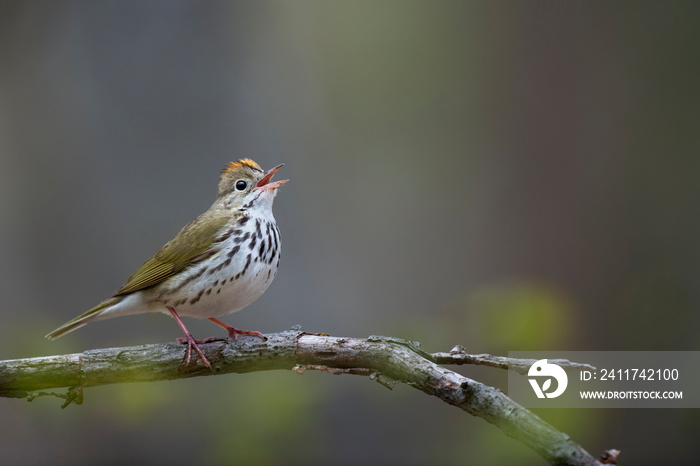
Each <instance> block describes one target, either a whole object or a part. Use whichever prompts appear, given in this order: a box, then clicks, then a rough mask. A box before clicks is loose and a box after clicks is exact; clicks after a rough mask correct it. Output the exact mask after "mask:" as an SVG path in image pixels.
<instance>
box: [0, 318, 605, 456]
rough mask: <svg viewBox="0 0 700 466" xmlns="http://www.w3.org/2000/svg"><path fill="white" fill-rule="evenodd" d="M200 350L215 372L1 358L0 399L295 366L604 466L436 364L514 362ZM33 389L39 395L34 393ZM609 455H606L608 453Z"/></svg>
mask: <svg viewBox="0 0 700 466" xmlns="http://www.w3.org/2000/svg"><path fill="white" fill-rule="evenodd" d="M201 348H202V350H203V352H204V353H205V355H206V357H207V359H209V361H210V362H211V364H212V367H213V370H209V369H208V368H207V367H206V366H204V365H203V364H202V363H201V360H199V359H196V360H193V361H192V362H191V363H190V364H189V365H186V364H185V363H184V357H185V353H186V351H185V350H184V347H183V345H181V344H179V343H166V344H152V345H143V346H132V347H124V348H107V349H95V350H88V351H85V352H83V353H75V354H67V355H59V356H47V357H37V358H27V359H14V360H8V361H0V396H4V397H18V398H27V399H28V400H30V401H31V400H32V399H34V398H36V397H37V396H41V395H57V396H61V397H63V398H65V399H66V402H65V403H64V405H63V406H64V407H65V406H67V405H68V404H70V403H71V402H75V403H78V404H80V403H82V389H83V388H86V387H92V386H96V385H104V384H112V383H125V382H153V381H161V380H172V379H179V378H186V377H197V376H208V375H218V374H227V373H245V372H253V371H265V370H273V369H286V370H289V369H293V370H295V371H297V372H299V373H303V372H304V371H305V370H324V371H327V372H330V373H336V374H343V373H347V374H357V375H365V376H369V377H370V378H371V379H373V380H376V381H377V382H379V383H381V384H382V385H384V386H386V387H388V388H391V387H393V385H394V384H396V383H406V384H408V385H410V386H412V387H414V388H417V389H419V390H421V391H423V392H424V393H427V394H429V395H433V396H436V397H438V398H439V399H441V400H442V401H444V402H446V403H449V404H451V405H453V406H456V407H458V408H460V409H462V410H464V411H466V412H468V413H469V414H472V415H474V416H478V417H481V418H483V419H485V420H486V421H488V422H490V423H492V424H494V425H496V426H498V427H499V428H500V429H501V430H502V431H503V432H504V433H505V434H506V435H508V436H510V437H513V438H515V439H516V440H519V441H520V442H522V443H524V444H525V445H527V446H528V447H530V448H532V449H533V450H534V451H536V452H537V453H538V454H539V455H540V456H542V457H543V458H544V459H546V460H547V461H548V462H549V463H551V464H557V465H600V464H602V463H601V462H599V461H597V460H596V459H595V458H594V457H593V456H591V455H590V454H589V453H588V452H586V451H585V450H584V449H583V448H582V447H581V446H579V445H577V444H576V443H574V442H573V441H571V440H570V439H569V437H568V436H567V435H566V434H564V433H562V432H559V431H557V430H556V429H555V428H554V427H552V426H551V425H549V424H548V423H546V422H545V421H543V420H542V419H540V418H539V417H538V416H536V415H535V414H533V413H532V412H530V411H528V410H527V409H525V408H523V407H522V406H520V405H518V404H517V403H515V402H514V401H513V400H511V399H510V398H508V397H507V396H506V395H505V394H504V393H503V392H501V391H500V390H498V389H496V388H493V387H489V386H486V385H484V384H482V383H480V382H477V381H475V380H472V379H469V378H467V377H464V376H462V375H460V374H458V373H456V372H453V371H450V370H448V369H446V368H444V367H442V366H440V365H438V363H439V364H486V365H491V366H494V367H502V368H507V367H508V365H509V364H510V365H511V366H513V367H518V364H517V363H518V361H515V360H512V359H508V358H500V357H495V356H490V355H468V354H466V352H465V351H464V350H463V348H461V347H455V348H454V349H453V350H452V351H450V352H449V353H435V354H434V355H433V354H429V353H426V352H424V351H423V350H421V349H420V346H419V345H418V344H416V343H413V342H409V341H406V340H401V339H397V338H391V337H378V336H372V337H369V338H366V339H360V338H341V337H333V336H328V335H323V334H309V333H305V332H302V331H301V330H300V329H298V328H293V329H292V330H289V331H286V332H282V333H275V334H267V335H265V340H262V339H260V338H258V337H239V338H238V340H237V341H235V340H233V339H225V340H224V339H222V340H214V341H211V342H208V343H204V344H202V345H201ZM525 364H527V362H525V361H521V362H520V366H522V367H525ZM530 364H532V362H530ZM572 366H573V364H572ZM528 367H529V365H528ZM516 370H517V369H516ZM60 387H70V388H69V390H68V392H67V394H66V395H62V394H56V393H47V392H43V391H41V390H47V389H52V388H60ZM36 391H40V392H39V393H32V392H36ZM610 452H615V451H614V450H611V451H610ZM610 452H606V453H608V455H610ZM616 453H617V452H615V453H614V454H616ZM615 456H616V455H615ZM609 460H610V456H608V457H606V456H605V454H604V456H603V459H602V461H605V462H606V463H608V462H609ZM613 461H614V458H613Z"/></svg>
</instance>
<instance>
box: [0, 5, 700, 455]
mask: <svg viewBox="0 0 700 466" xmlns="http://www.w3.org/2000/svg"><path fill="white" fill-rule="evenodd" d="M699 26H700V4H697V3H691V2H685V3H678V2H664V3H658V2H638V1H635V2H608V1H606V2H595V1H591V2H467V1H462V2H458V1H424V2H413V1H400V2H393V1H386V2H375V1H353V2H326V1H317V2H282V1H280V2H271V1H257V2H194V1H168V2H165V1H160V2H156V1H149V2H140V1H139V2H136V1H120V2H116V1H100V2H88V1H85V2H69V1H52V2H35V1H25V2H19V1H0V245H1V248H2V250H1V251H2V261H0V297H1V299H2V301H1V303H2V304H1V307H0V310H1V312H0V358H2V359H9V358H18V357H29V356H39V355H50V354H59V353H63V352H77V351H81V350H84V349H88V348H96V347H110V346H125V345H132V344H143V343H151V342H163V341H169V340H172V339H174V338H176V337H178V336H180V330H179V329H178V327H177V325H175V323H174V322H173V321H172V319H169V318H168V317H166V316H163V315H144V316H131V317H124V318H120V319H115V320H112V321H108V322H101V323H96V324H94V325H90V326H88V327H86V328H83V329H81V330H79V331H77V332H75V333H73V334H71V335H69V336H66V337H64V338H62V339H61V340H58V341H55V342H48V341H45V340H44V339H43V335H44V334H46V333H47V332H49V331H50V330H52V329H53V328H55V327H56V326H58V325H59V324H61V323H63V322H64V321H66V320H67V319H69V318H72V317H74V316H75V315H77V314H78V313H81V312H83V311H85V310H87V309H89V308H90V307H92V306H93V305H95V304H96V303H98V302H99V301H101V300H102V299H103V298H105V297H106V296H108V295H110V294H111V293H112V292H113V291H114V290H115V289H117V288H118V287H119V286H121V284H122V283H123V282H124V280H125V279H126V278H127V277H128V276H129V274H130V273H131V272H132V271H133V270H134V269H135V268H136V267H137V266H138V265H140V264H141V263H142V262H143V261H144V260H145V259H146V258H148V257H149V256H150V255H151V254H152V253H153V252H155V251H156V250H157V249H158V248H159V247H160V246H161V245H162V244H163V243H164V242H165V241H167V240H168V239H170V238H171V237H172V235H174V234H175V233H176V232H177V231H178V229H179V228H180V227H182V226H183V225H184V224H185V223H187V222H188V221H190V220H191V219H192V218H194V217H195V216H196V215H198V214H199V213H201V212H202V211H203V210H205V209H206V208H207V207H208V206H209V205H210V203H211V202H212V200H213V198H214V194H215V192H216V181H217V177H218V174H219V172H220V170H221V169H222V168H223V167H224V165H225V163H226V162H228V161H230V160H235V159H237V158H240V157H251V158H253V159H255V160H256V161H258V162H259V163H260V164H261V165H263V166H264V167H272V166H274V165H276V164H278V163H282V162H284V163H286V166H285V167H284V168H283V169H282V171H281V172H280V175H281V176H280V177H284V178H287V177H288V178H290V179H291V181H290V182H289V183H288V184H287V185H285V186H284V188H283V189H282V190H281V192H280V195H279V196H278V198H277V201H276V204H275V212H276V217H277V220H278V224H279V226H280V229H281V231H282V239H283V248H282V265H281V269H280V271H279V274H278V276H277V279H276V280H275V282H274V283H273V285H272V287H271V288H270V290H269V291H268V292H267V293H266V294H265V295H264V296H263V297H262V298H261V299H260V300H258V301H257V302H256V303H254V304H253V305H251V306H250V307H249V308H247V309H246V310H244V311H242V312H240V313H238V314H235V315H232V316H227V317H226V318H225V319H226V321H227V322H229V323H231V324H234V325H236V326H237V327H240V328H244V329H254V330H260V331H263V332H273V331H281V330H284V329H288V328H289V327H291V326H292V325H294V324H301V325H302V326H303V327H304V328H305V329H307V330H309V331H319V332H326V333H329V334H332V335H339V336H343V335H345V336H358V337H363V336H367V335H370V334H385V335H392V336H397V337H403V338H409V339H414V340H418V341H420V342H422V344H423V346H424V348H425V349H427V350H428V351H446V350H449V349H450V348H451V347H452V346H453V345H455V344H462V345H464V346H466V347H467V348H468V349H469V350H470V351H472V352H477V353H480V352H490V353H494V354H501V355H505V354H507V352H508V351H515V350H698V345H697V341H698V339H697V335H698V331H699V330H700V314H699V313H698V312H697V310H698V304H700V303H699V301H700V294H699V292H698V290H699V289H700V288H699V285H700V275H699V274H698V272H699V270H698V265H697V264H698V262H699V259H700V242H699V241H698V238H700V221H699V216H698V207H699V202H698V199H699V198H700V197H699V196H700V183H699V181H700V156H699V155H700V154H699V152H698V149H699V148H700V137H699V136H698V134H699V130H700V113H699V111H698V108H699V105H698V104H699V103H700V102H699V99H698V97H700V86H699V85H698V83H699V82H700V76H699V71H700V27H699ZM187 324H188V326H189V327H190V330H191V331H192V332H193V333H194V334H195V335H196V336H199V337H205V336H210V335H219V334H221V332H220V329H218V328H216V327H215V326H213V325H211V324H210V323H208V322H198V321H193V320H192V319H189V320H188V321H187ZM459 370H460V371H461V372H463V373H464V374H466V375H469V376H472V377H475V378H478V379H479V380H482V381H484V382H486V383H491V384H495V385H496V386H499V387H501V388H503V389H505V388H506V379H507V377H506V375H505V374H504V373H502V371H497V370H495V369H476V368H461V369H459ZM86 396H87V400H86V403H85V404H84V405H83V406H71V407H70V408H68V409H66V410H61V409H59V408H58V405H59V403H58V400H53V399H47V398H42V399H39V400H36V401H35V402H33V403H31V404H30V403H26V402H24V401H18V400H8V399H0V412H2V418H3V421H2V423H0V452H1V455H2V458H3V460H7V459H9V460H12V461H14V462H17V463H28V464H29V463H35V464H36V463H58V464H61V463H64V464H65V463H68V462H70V463H71V464H118V463H123V462H125V461H139V462H141V463H150V464H162V463H176V464H178V463H179V464H183V463H186V462H189V463H190V464H192V463H194V464H202V463H204V462H208V463H210V464H227V463H230V464H239V463H240V464H332V465H346V464H347V465H350V464H403V465H411V464H416V465H418V464H448V465H449V464H465V463H467V462H470V464H480V465H488V464H496V465H498V464H513V463H514V462H517V463H518V464H542V460H541V459H540V458H539V457H537V456H536V455H535V454H534V453H533V452H531V451H530V450H528V449H527V448H525V447H523V446H521V445H520V444H519V443H517V442H515V441H514V440H512V439H510V438H508V437H506V436H505V435H504V434H502V433H501V432H500V431H499V430H498V429H497V428H495V427H493V426H491V425H489V424H487V423H485V422H484V421H483V420H481V419H477V418H472V417H470V416H468V415H467V414H464V413H462V412H460V411H458V410H456V409H454V408H451V407H449V406H446V405H444V404H443V403H441V402H440V401H438V400H437V399H431V398H430V397H427V396H425V395H423V394H421V393H419V392H417V391H415V390H414V389H412V388H410V387H405V386H399V387H397V388H396V389H395V390H394V391H393V392H390V391H388V390H386V389H384V388H383V387H381V386H380V385H378V384H376V383H373V382H371V381H369V380H368V379H366V378H361V377H350V376H341V377H332V376H329V375H327V374H320V373H309V372H307V373H306V374H304V375H302V376H300V375H298V374H295V373H292V372H275V373H260V374H248V375H232V376H225V377H212V378H200V379H193V380H186V381H175V382H167V383H156V384H131V385H128V384H127V385H121V386H113V387H101V388H94V389H90V390H88V391H87V393H86ZM539 413H540V414H541V415H542V417H544V418H545V420H547V421H548V422H550V423H552V424H553V425H554V426H555V427H557V428H558V429H560V430H563V431H565V432H567V433H569V434H570V435H571V436H572V438H573V439H575V440H576V441H577V442H579V443H581V444H582V445H583V446H584V447H585V448H587V449H588V450H589V451H590V452H592V453H594V454H596V455H597V454H599V453H600V452H602V451H603V450H604V449H607V448H612V447H614V448H618V449H620V450H622V451H623V457H622V458H623V459H624V462H625V463H626V464H659V463H660V462H674V463H675V464H684V463H686V462H688V461H691V460H696V459H697V456H698V453H700V451H699V450H698V443H697V441H696V439H695V434H694V433H692V434H691V432H694V431H695V430H696V426H697V423H698V414H697V411H695V410H642V409H640V410H628V411H625V412H624V413H621V412H620V411H619V410H542V411H541V412H539Z"/></svg>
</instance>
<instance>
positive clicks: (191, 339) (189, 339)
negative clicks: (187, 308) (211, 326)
mask: <svg viewBox="0 0 700 466" xmlns="http://www.w3.org/2000/svg"><path fill="white" fill-rule="evenodd" d="M168 311H170V313H171V314H172V315H173V317H174V318H175V320H176V321H177V324H178V325H179V326H180V328H181V329H182V331H183V332H185V337H186V338H184V339H183V340H186V343H187V364H189V363H190V360H191V359H192V348H194V350H195V351H196V352H197V353H199V356H200V357H201V358H202V362H204V364H205V365H206V366H207V367H208V368H209V369H211V364H209V360H208V359H207V358H206V356H204V353H202V350H201V349H199V346H197V340H195V339H194V337H193V336H192V334H191V333H190V332H189V331H188V330H187V327H185V324H183V323H182V320H181V319H180V316H179V315H177V312H175V309H173V308H172V307H168ZM178 341H180V339H178ZM183 343H185V341H183Z"/></svg>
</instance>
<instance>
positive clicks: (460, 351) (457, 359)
mask: <svg viewBox="0 0 700 466" xmlns="http://www.w3.org/2000/svg"><path fill="white" fill-rule="evenodd" d="M430 356H431V358H432V360H433V361H434V362H436V363H438V364H456V365H462V364H473V365H476V366H489V367H497V368H499V369H510V370H512V371H515V372H517V373H518V374H523V375H527V371H528V370H530V366H532V365H533V364H534V363H535V362H536V361H537V360H536V359H515V358H506V357H504V356H493V355H491V354H468V353H467V350H466V349H464V347H462V346H460V345H457V346H455V347H454V348H452V349H451V350H450V352H449V353H433V354H431V355H430ZM549 362H550V363H552V364H556V365H557V366H559V367H561V368H562V369H564V370H565V371H572V370H578V369H586V370H589V371H595V370H596V368H595V367H593V366H591V365H590V364H583V363H579V362H571V361H569V360H568V359H551V360H550V361H549Z"/></svg>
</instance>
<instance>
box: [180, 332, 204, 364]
mask: <svg viewBox="0 0 700 466" xmlns="http://www.w3.org/2000/svg"><path fill="white" fill-rule="evenodd" d="M185 335H186V337H185V338H178V339H177V341H178V342H179V343H183V344H187V364H189V363H190V361H191V360H192V350H193V349H194V350H195V351H196V352H197V353H198V354H199V357H200V358H202V362H203V363H204V365H205V366H207V367H208V368H209V369H211V364H210V363H209V360H208V359H207V357H206V356H204V353H203V352H202V350H201V348H200V347H199V346H197V345H200V344H202V343H207V342H208V341H211V340H210V339H209V338H206V339H204V340H195V339H194V337H193V336H192V334H191V333H186V334H185Z"/></svg>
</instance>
